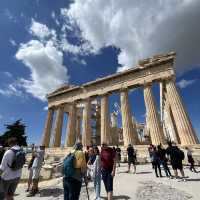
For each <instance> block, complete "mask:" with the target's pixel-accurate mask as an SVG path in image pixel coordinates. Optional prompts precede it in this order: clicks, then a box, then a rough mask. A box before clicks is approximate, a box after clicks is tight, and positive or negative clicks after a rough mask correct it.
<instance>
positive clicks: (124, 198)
mask: <svg viewBox="0 0 200 200" xmlns="http://www.w3.org/2000/svg"><path fill="white" fill-rule="evenodd" d="M101 198H102V199H105V200H106V199H107V198H106V197H101ZM128 199H131V198H130V197H129V196H126V195H119V196H113V200H128Z"/></svg>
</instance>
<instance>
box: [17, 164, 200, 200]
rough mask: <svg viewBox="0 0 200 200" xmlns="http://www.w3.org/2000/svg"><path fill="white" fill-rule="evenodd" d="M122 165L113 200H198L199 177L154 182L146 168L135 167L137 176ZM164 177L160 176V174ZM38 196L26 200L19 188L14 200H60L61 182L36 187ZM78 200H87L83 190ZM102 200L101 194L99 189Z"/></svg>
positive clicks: (103, 193) (44, 183) (154, 179)
mask: <svg viewBox="0 0 200 200" xmlns="http://www.w3.org/2000/svg"><path fill="white" fill-rule="evenodd" d="M126 167H127V166H126V164H123V165H122V166H121V167H120V168H118V169H117V174H116V177H115V180H114V199H115V200H129V199H130V200H151V199H154V200H161V199H162V200H163V199H164V200H188V199H189V200H199V199H200V192H199V190H200V173H197V174H195V173H191V172H190V171H189V170H188V169H186V170H185V172H186V175H187V176H188V178H187V181H186V182H183V181H182V180H181V179H178V180H175V179H168V178H167V177H163V178H156V177H155V174H154V173H153V171H152V169H151V166H150V165H140V166H137V173H136V174H132V173H129V174H128V173H126ZM163 175H164V172H163ZM40 188H41V190H40V194H38V195H37V196H35V197H26V193H25V185H24V184H21V185H20V186H19V187H18V189H17V192H16V196H15V199H16V200H22V199H23V200H28V199H30V200H31V199H34V200H61V199H63V189H62V179H60V178H58V179H54V180H51V181H48V182H43V183H41V184H40ZM89 193H90V199H91V200H93V199H94V192H93V187H92V183H90V184H89ZM80 199H81V200H87V194H86V189H85V186H84V185H83V187H82V191H81V198H80ZM102 199H106V198H105V190H104V186H103V185H102Z"/></svg>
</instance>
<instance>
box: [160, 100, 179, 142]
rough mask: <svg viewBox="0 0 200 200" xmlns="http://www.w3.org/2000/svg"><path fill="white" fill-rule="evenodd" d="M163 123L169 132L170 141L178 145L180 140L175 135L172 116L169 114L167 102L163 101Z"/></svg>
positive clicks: (175, 130) (169, 109) (176, 134)
mask: <svg viewBox="0 0 200 200" xmlns="http://www.w3.org/2000/svg"><path fill="white" fill-rule="evenodd" d="M164 115H165V116H164V119H165V120H164V121H165V127H166V129H167V130H168V131H169V135H170V138H171V140H172V141H174V142H175V143H176V144H180V138H179V136H178V133H177V129H176V126H175V124H174V120H173V116H172V113H171V108H170V105H169V102H168V100H166V101H165V105H164Z"/></svg>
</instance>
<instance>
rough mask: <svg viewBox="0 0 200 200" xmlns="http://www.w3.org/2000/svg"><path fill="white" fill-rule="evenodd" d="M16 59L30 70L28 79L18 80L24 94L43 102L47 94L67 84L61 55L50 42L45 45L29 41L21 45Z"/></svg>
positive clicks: (65, 69)
mask: <svg viewBox="0 0 200 200" xmlns="http://www.w3.org/2000/svg"><path fill="white" fill-rule="evenodd" d="M16 58H17V59H18V60H21V61H22V62H23V63H24V64H25V66H26V67H28V68H29V69H30V72H31V74H30V78H29V79H24V78H21V79H20V85H21V86H22V87H23V88H24V89H25V90H26V92H28V93H30V94H32V95H33V96H34V97H36V98H38V99H40V100H42V101H44V100H45V96H46V94H47V93H49V92H52V91H53V90H55V89H56V88H57V87H59V86H60V85H62V84H63V83H67V82H68V79H69V77H68V75H67V68H66V67H65V66H64V65H63V54H62V52H61V51H59V50H58V49H57V48H56V47H55V46H54V44H53V43H52V42H51V41H48V42H47V43H46V44H43V43H42V42H40V41H38V40H31V41H29V42H28V43H26V44H21V46H20V48H19V50H18V52H17V53H16Z"/></svg>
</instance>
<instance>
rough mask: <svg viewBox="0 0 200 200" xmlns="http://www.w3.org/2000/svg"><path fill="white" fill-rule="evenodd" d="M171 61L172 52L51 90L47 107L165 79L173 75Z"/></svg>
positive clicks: (172, 57)
mask: <svg viewBox="0 0 200 200" xmlns="http://www.w3.org/2000/svg"><path fill="white" fill-rule="evenodd" d="M173 62H174V53H170V54H167V55H165V56H163V58H160V59H159V60H156V61H154V62H150V63H148V64H145V65H144V66H136V67H135V68H131V69H129V70H126V71H125V72H121V73H116V74H114V75H110V76H107V77H105V78H100V79H97V80H95V81H91V82H89V83H86V84H83V85H81V86H74V87H72V88H70V89H66V90H62V91H58V92H53V93H51V94H48V95H47V99H48V103H49V107H52V106H57V105H60V104H64V103H70V102H73V101H81V100H84V99H86V98H89V97H94V98H95V97H96V96H99V95H103V94H106V93H112V92H119V91H120V90H121V89H122V88H129V89H131V88H136V87H141V86H143V85H144V83H151V82H156V81H157V82H158V81H162V80H166V79H168V78H171V77H172V76H174V75H175V74H174V70H173Z"/></svg>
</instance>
